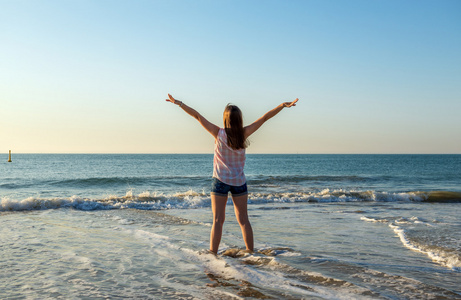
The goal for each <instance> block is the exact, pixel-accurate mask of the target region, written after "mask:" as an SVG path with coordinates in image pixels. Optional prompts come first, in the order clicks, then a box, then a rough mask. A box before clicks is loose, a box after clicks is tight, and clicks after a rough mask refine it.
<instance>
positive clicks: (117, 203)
mask: <svg viewBox="0 0 461 300" xmlns="http://www.w3.org/2000/svg"><path fill="white" fill-rule="evenodd" d="M229 198H230V197H229ZM229 201H231V200H230V199H229ZM366 201H369V202H370V201H374V202H399V201H403V202H431V203H433V202H461V193H457V192H441V191H432V192H418V191H416V192H402V193H391V192H378V191H347V190H330V189H324V190H322V191H317V192H303V193H302V192H300V193H250V194H249V196H248V203H249V204H262V203H299V202H301V203H302V202H305V203H330V202H331V203H336V202H366ZM209 206H210V196H209V194H208V192H205V191H201V192H197V191H194V190H189V191H186V192H178V193H174V194H164V193H156V192H149V191H145V192H142V193H140V194H137V195H136V194H134V193H133V191H128V192H127V193H126V194H125V195H123V196H116V195H110V196H105V197H101V198H85V197H80V196H75V195H74V196H71V197H67V198H66V197H61V198H59V197H56V198H40V197H28V198H25V199H11V198H9V197H3V198H1V199H0V211H25V210H43V209H57V208H74V209H79V210H104V209H127V208H132V209H143V210H165V209H194V208H200V207H209Z"/></svg>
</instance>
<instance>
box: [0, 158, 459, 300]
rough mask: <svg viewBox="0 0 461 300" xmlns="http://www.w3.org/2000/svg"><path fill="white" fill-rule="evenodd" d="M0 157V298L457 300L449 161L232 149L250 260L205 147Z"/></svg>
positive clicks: (455, 203) (453, 178) (455, 210)
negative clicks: (220, 220) (240, 171)
mask: <svg viewBox="0 0 461 300" xmlns="http://www.w3.org/2000/svg"><path fill="white" fill-rule="evenodd" d="M6 160H7V156H5V159H4V161H2V162H0V299H85V298H86V299H126V298H129V299H461V155H294V154H293V155H259V154H248V155H247V163H246V167H245V173H246V176H247V182H248V189H249V205H248V209H249V216H250V221H251V223H252V227H253V231H254V236H255V253H253V254H246V253H243V252H241V251H239V250H240V249H243V248H244V243H243V240H242V237H241V232H240V227H239V225H238V223H237V222H236V220H235V217H234V212H233V207H232V201H231V200H230V198H229V202H228V206H227V212H226V213H227V216H226V222H225V224H224V230H223V237H222V241H221V245H220V250H219V252H218V255H217V256H214V255H212V254H209V253H208V252H207V251H206V250H207V249H208V247H209V235H210V229H211V223H212V213H211V207H210V195H209V192H210V186H211V175H212V164H213V156H212V155H210V154H133V155H130V154H16V155H14V153H13V157H12V160H13V161H12V162H11V163H8V162H6Z"/></svg>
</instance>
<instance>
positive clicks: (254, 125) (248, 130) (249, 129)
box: [245, 98, 298, 138]
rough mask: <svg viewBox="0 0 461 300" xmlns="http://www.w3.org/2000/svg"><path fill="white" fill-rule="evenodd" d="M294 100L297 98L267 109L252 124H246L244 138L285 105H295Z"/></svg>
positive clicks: (296, 100)
mask: <svg viewBox="0 0 461 300" xmlns="http://www.w3.org/2000/svg"><path fill="white" fill-rule="evenodd" d="M296 102H298V98H296V99H295V101H293V102H283V103H282V104H280V105H279V106H277V107H276V108H274V109H272V110H270V111H268V112H267V113H265V114H264V116H262V117H261V118H259V119H257V120H256V121H255V122H253V123H252V124H250V125H248V126H246V127H245V138H248V137H249V136H250V135H252V134H253V133H254V132H255V131H256V130H258V129H259V127H261V126H262V125H263V124H264V123H265V122H266V121H267V120H269V119H270V118H272V117H273V116H275V115H276V114H278V113H279V112H280V111H282V109H284V108H285V107H292V106H296Z"/></svg>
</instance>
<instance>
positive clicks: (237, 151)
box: [166, 94, 298, 254]
mask: <svg viewBox="0 0 461 300" xmlns="http://www.w3.org/2000/svg"><path fill="white" fill-rule="evenodd" d="M166 101H168V102H171V103H173V104H176V105H178V106H179V107H181V108H182V109H183V110H184V111H185V112H186V113H188V114H189V115H191V116H192V117H194V118H195V119H197V121H199V122H200V124H202V126H203V127H204V128H205V129H206V130H207V131H208V132H209V133H210V134H211V135H212V136H213V137H214V138H215V149H214V159H213V182H212V190H211V208H212V210H213V227H212V228H211V234H210V251H211V252H213V253H214V254H217V253H218V248H219V243H220V242H221V235H222V228H223V224H224V219H225V213H226V203H227V196H228V193H229V192H231V194H232V201H233V202H234V210H235V216H236V217H237V221H238V222H239V224H240V229H241V230H242V235H243V240H244V241H245V246H246V249H247V251H249V252H253V230H252V229H251V224H250V221H249V220H248V211H247V201H248V191H247V185H246V179H245V174H244V172H243V168H244V165H245V149H246V147H247V146H248V142H247V139H248V137H249V136H250V135H252V134H253V133H254V132H255V131H256V130H258V129H259V127H261V125H263V124H264V122H266V121H267V120H269V119H270V118H272V117H273V116H275V115H276V114H278V113H279V112H280V111H281V110H282V109H283V108H285V107H292V106H295V105H296V102H297V101H298V99H297V98H296V100H294V101H293V102H284V103H282V104H280V105H279V106H277V107H276V108H274V109H272V110H271V111H269V112H267V113H266V114H265V115H264V116H262V117H261V118H259V119H258V120H256V121H255V122H254V123H253V124H251V125H249V126H246V127H243V118H242V112H241V111H240V109H239V108H238V107H237V106H235V105H229V104H228V105H227V106H226V108H225V110H224V115H223V121H224V128H219V127H218V126H216V125H214V124H212V123H210V122H209V121H208V120H207V119H205V118H204V117H203V116H202V115H200V114H199V113H198V112H197V111H196V110H194V109H193V108H191V107H189V106H187V105H186V104H184V103H183V102H182V101H179V100H177V99H175V98H173V96H171V95H170V94H168V99H166Z"/></svg>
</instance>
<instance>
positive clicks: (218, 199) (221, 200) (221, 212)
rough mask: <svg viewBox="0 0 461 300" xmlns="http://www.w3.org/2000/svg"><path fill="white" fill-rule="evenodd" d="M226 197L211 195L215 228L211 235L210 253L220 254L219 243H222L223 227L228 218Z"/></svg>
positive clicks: (212, 228) (212, 229)
mask: <svg viewBox="0 0 461 300" xmlns="http://www.w3.org/2000/svg"><path fill="white" fill-rule="evenodd" d="M226 203H227V195H226V196H217V195H213V194H211V209H212V210H213V227H211V234H210V251H211V252H213V253H218V249H219V243H220V242H221V236H222V227H223V224H224V220H225V217H226Z"/></svg>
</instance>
